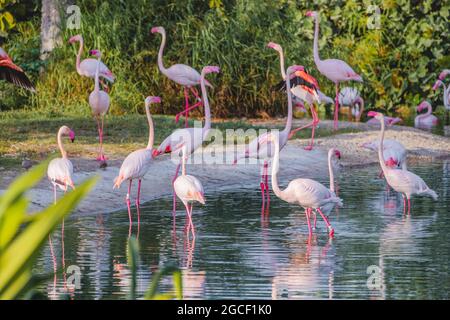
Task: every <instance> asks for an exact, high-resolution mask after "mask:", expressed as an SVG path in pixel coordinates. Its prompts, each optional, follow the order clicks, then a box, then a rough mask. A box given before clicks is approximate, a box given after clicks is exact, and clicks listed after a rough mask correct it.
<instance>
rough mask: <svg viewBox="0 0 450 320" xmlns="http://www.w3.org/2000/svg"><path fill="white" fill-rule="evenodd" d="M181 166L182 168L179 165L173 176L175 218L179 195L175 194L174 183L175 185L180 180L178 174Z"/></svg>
mask: <svg viewBox="0 0 450 320" xmlns="http://www.w3.org/2000/svg"><path fill="white" fill-rule="evenodd" d="M180 166H181V164H179V165H178V166H177V169H176V170H175V175H174V176H173V179H172V188H173V211H172V213H173V216H174V217H175V213H176V211H177V195H176V194H175V188H174V183H175V180H176V179H177V178H178V173H179V172H180Z"/></svg>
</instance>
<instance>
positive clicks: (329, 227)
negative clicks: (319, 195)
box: [317, 208, 334, 237]
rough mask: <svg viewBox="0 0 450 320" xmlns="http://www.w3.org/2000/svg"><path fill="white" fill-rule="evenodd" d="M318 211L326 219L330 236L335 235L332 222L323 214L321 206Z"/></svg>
mask: <svg viewBox="0 0 450 320" xmlns="http://www.w3.org/2000/svg"><path fill="white" fill-rule="evenodd" d="M317 211H318V212H319V214H320V215H321V217H322V219H323V220H324V221H325V223H326V225H327V228H328V231H329V232H330V237H333V236H334V229H333V227H332V226H331V224H330V222H329V221H328V218H327V217H326V216H325V215H324V214H323V212H322V210H321V209H320V208H317Z"/></svg>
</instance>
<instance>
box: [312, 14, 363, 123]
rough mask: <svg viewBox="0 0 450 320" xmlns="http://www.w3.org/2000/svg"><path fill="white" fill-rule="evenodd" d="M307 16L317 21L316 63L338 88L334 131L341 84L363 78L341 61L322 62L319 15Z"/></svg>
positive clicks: (360, 80)
mask: <svg viewBox="0 0 450 320" xmlns="http://www.w3.org/2000/svg"><path fill="white" fill-rule="evenodd" d="M306 16H308V17H313V18H314V19H315V27H314V44H313V55H314V63H315V64H316V67H317V69H318V70H319V72H320V73H321V74H323V75H324V76H325V77H327V78H328V79H329V80H331V81H333V82H334V84H335V87H336V98H335V109H334V129H335V130H337V129H338V121H339V83H340V82H343V81H350V80H353V81H359V82H362V78H361V76H360V75H359V74H357V73H356V72H355V71H353V69H352V68H351V67H350V66H349V65H348V64H347V63H346V62H345V61H342V60H339V59H326V60H321V59H320V56H319V20H320V18H319V14H318V13H317V12H315V11H308V12H307V13H306Z"/></svg>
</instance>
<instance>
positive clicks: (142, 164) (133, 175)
mask: <svg viewBox="0 0 450 320" xmlns="http://www.w3.org/2000/svg"><path fill="white" fill-rule="evenodd" d="M154 103H161V98H160V97H147V98H146V99H145V114H146V116H147V122H148V143H147V147H146V148H145V149H139V150H136V151H133V152H132V153H130V154H129V155H128V156H127V157H126V158H125V160H124V161H123V163H122V166H121V167H120V171H119V175H118V176H117V177H116V178H115V180H114V188H120V185H121V184H122V182H124V181H125V180H128V181H129V184H128V192H127V197H126V204H127V208H128V218H129V221H130V228H131V225H132V217H131V200H130V193H131V184H132V182H133V180H135V179H137V180H138V190H137V197H136V208H137V212H138V224H139V222H140V197H141V183H142V179H144V176H145V174H146V173H147V172H148V170H149V169H150V167H151V164H152V162H153V161H152V160H153V156H152V150H153V142H154V139H155V138H154V137H155V133H154V126H153V119H152V116H151V113H150V105H151V104H154Z"/></svg>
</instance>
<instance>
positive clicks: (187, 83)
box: [151, 27, 211, 128]
mask: <svg viewBox="0 0 450 320" xmlns="http://www.w3.org/2000/svg"><path fill="white" fill-rule="evenodd" d="M151 32H152V33H159V34H161V36H162V40H161V46H160V48H159V52H158V68H159V71H161V73H162V74H164V75H165V76H166V77H167V78H169V79H170V80H172V81H174V82H176V83H178V84H179V85H181V86H183V87H184V99H185V110H184V111H183V112H180V113H179V114H177V115H176V117H175V120H176V122H178V119H179V117H180V116H181V115H184V116H185V127H186V128H187V127H188V116H189V111H190V110H193V109H195V108H197V107H198V106H200V105H202V103H203V102H202V99H201V98H200V97H199V95H198V92H197V90H196V89H195V88H194V87H195V86H197V85H199V84H200V80H201V75H200V73H198V71H197V70H195V69H194V68H192V67H190V66H188V65H185V64H174V65H173V66H171V67H169V68H166V67H164V63H163V52H164V48H165V46H166V30H165V29H164V28H163V27H153V28H152V29H151ZM206 85H207V86H210V87H211V84H210V83H209V82H208V81H206ZM189 91H190V92H192V94H193V95H194V96H195V98H196V99H197V101H198V102H197V103H195V104H194V105H193V106H189Z"/></svg>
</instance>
